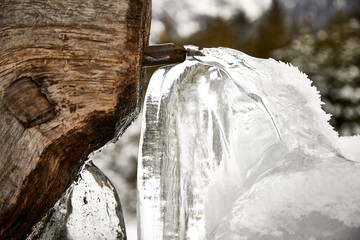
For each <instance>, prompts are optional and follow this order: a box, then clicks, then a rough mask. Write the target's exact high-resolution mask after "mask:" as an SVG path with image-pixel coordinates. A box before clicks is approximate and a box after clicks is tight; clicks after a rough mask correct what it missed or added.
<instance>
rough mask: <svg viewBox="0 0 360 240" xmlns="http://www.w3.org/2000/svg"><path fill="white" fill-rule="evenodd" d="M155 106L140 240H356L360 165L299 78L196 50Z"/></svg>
mask: <svg viewBox="0 0 360 240" xmlns="http://www.w3.org/2000/svg"><path fill="white" fill-rule="evenodd" d="M187 51H188V53H189V55H190V56H189V59H188V60H187V61H185V62H184V63H182V64H179V65H176V66H173V67H166V68H161V69H159V70H157V71H156V72H155V73H154V75H153V77H152V79H151V81H150V85H149V88H148V92H147V95H146V103H145V111H144V118H143V119H144V120H143V130H142V140H141V144H140V147H141V151H140V154H139V165H138V166H139V168H138V191H139V195H138V197H139V201H138V205H139V207H138V213H139V239H140V240H153V239H158V240H172V239H177V240H179V239H180V240H185V239H186V240H190V239H194V240H202V239H219V240H220V239H221V240H231V239H234V240H238V239H254V240H255V239H256V240H261V239H299V240H300V239H354V240H355V239H359V236H360V180H359V179H360V178H359V176H360V166H359V164H358V163H357V162H354V161H351V159H347V158H345V157H343V156H342V155H341V154H340V152H341V151H338V148H339V146H337V144H338V139H339V138H338V136H337V133H336V132H334V131H333V130H332V128H331V127H330V125H329V124H328V122H327V121H328V118H329V116H328V115H326V114H325V113H324V112H323V110H322V109H321V107H320V98H319V95H318V93H317V91H316V89H315V88H314V87H311V81H310V80H309V79H308V78H307V77H306V75H304V74H303V73H301V72H300V71H299V70H298V69H297V68H295V67H292V66H289V65H287V64H284V63H280V62H277V61H275V60H272V59H268V60H266V59H257V58H253V57H250V56H247V55H246V54H243V53H241V52H238V51H235V50H231V49H227V48H214V49H202V50H200V49H197V48H196V47H193V46H188V47H187Z"/></svg>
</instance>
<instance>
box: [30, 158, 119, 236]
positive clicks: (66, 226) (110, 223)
mask: <svg viewBox="0 0 360 240" xmlns="http://www.w3.org/2000/svg"><path fill="white" fill-rule="evenodd" d="M49 239H52V240H56V239H59V240H60V239H61V240H99V239H107V240H126V232H125V224H124V219H123V214H122V209H121V205H120V200H119V197H118V195H117V193H116V191H115V189H114V187H113V185H112V184H111V182H110V181H109V180H108V178H107V177H106V176H105V175H104V174H103V173H102V172H101V171H100V169H98V168H97V167H96V166H95V165H94V164H93V163H92V162H91V161H89V162H87V163H86V164H85V165H84V166H83V167H82V169H81V171H80V173H79V175H78V177H77V179H76V181H74V182H73V183H72V184H71V185H70V186H69V188H68V189H67V190H66V192H65V193H64V194H63V196H62V197H61V198H60V199H59V200H58V201H57V203H56V204H55V206H54V207H53V208H52V209H50V211H49V212H48V214H47V216H46V217H44V218H43V219H42V221H40V222H39V223H38V224H37V225H36V226H35V228H34V230H33V232H32V233H31V234H30V236H28V238H27V240H49Z"/></svg>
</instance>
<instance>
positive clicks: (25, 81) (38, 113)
mask: <svg viewBox="0 0 360 240" xmlns="http://www.w3.org/2000/svg"><path fill="white" fill-rule="evenodd" d="M4 103H5V106H6V107H7V109H8V110H9V112H10V113H11V114H12V115H13V116H14V117H15V118H16V119H17V120H19V121H20V122H21V123H22V125H23V126H24V127H25V128H29V127H33V126H36V125H39V124H42V123H44V122H47V121H49V120H51V119H53V118H54V117H55V112H54V109H53V108H52V106H51V104H50V102H49V100H48V99H47V97H46V95H45V94H44V93H42V92H41V89H40V88H39V87H38V86H37V84H36V83H35V82H34V81H33V80H32V79H31V78H30V77H22V78H19V79H17V80H16V81H15V82H13V83H12V84H11V85H10V86H9V87H8V88H7V89H6V90H5V94H4Z"/></svg>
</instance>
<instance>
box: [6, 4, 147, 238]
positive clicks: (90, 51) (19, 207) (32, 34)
mask: <svg viewBox="0 0 360 240" xmlns="http://www.w3.org/2000/svg"><path fill="white" fill-rule="evenodd" d="M150 10H151V2H150V0H88V1H81V0H52V1H48V0H36V1H32V0H2V1H0V141H1V143H0V189H1V191H0V239H23V238H24V237H25V236H26V235H27V234H28V233H29V232H30V231H31V227H32V226H33V225H34V224H35V223H36V222H37V221H38V220H39V219H41V217H43V216H44V215H45V214H46V212H47V211H48V210H49V209H50V208H51V207H52V205H53V204H54V203H55V202H56V200H57V199H58V198H59V196H60V195H61V194H62V193H63V192H64V190H65V189H66V187H67V186H68V185H69V183H71V181H72V180H73V179H74V177H75V176H76V173H77V171H78V170H79V167H80V166H81V165H82V163H83V161H84V160H85V159H86V158H87V156H88V154H89V153H91V152H92V151H94V150H96V149H98V148H99V147H101V146H103V145H104V144H105V143H107V142H108V141H110V140H111V139H113V138H115V137H116V136H117V135H118V134H119V133H121V132H122V131H124V129H125V128H126V127H127V126H128V125H129V124H130V122H131V121H132V120H133V119H134V118H135V117H136V115H137V114H138V110H139V98H140V90H141V81H140V79H141V75H142V71H141V61H142V51H143V47H144V46H145V45H147V43H148V36H149V25H150V15H151V14H150Z"/></svg>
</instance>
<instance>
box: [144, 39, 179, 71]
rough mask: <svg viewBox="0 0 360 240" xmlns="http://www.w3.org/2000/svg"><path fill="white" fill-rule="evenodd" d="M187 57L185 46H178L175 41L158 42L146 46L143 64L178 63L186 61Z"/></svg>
mask: <svg viewBox="0 0 360 240" xmlns="http://www.w3.org/2000/svg"><path fill="white" fill-rule="evenodd" d="M185 59H186V50H185V48H184V47H179V46H176V45H175V44H174V43H164V44H156V45H151V46H147V47H145V49H144V56H143V61H142V66H143V67H152V66H160V65H170V64H177V63H182V62H184V61H185Z"/></svg>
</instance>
